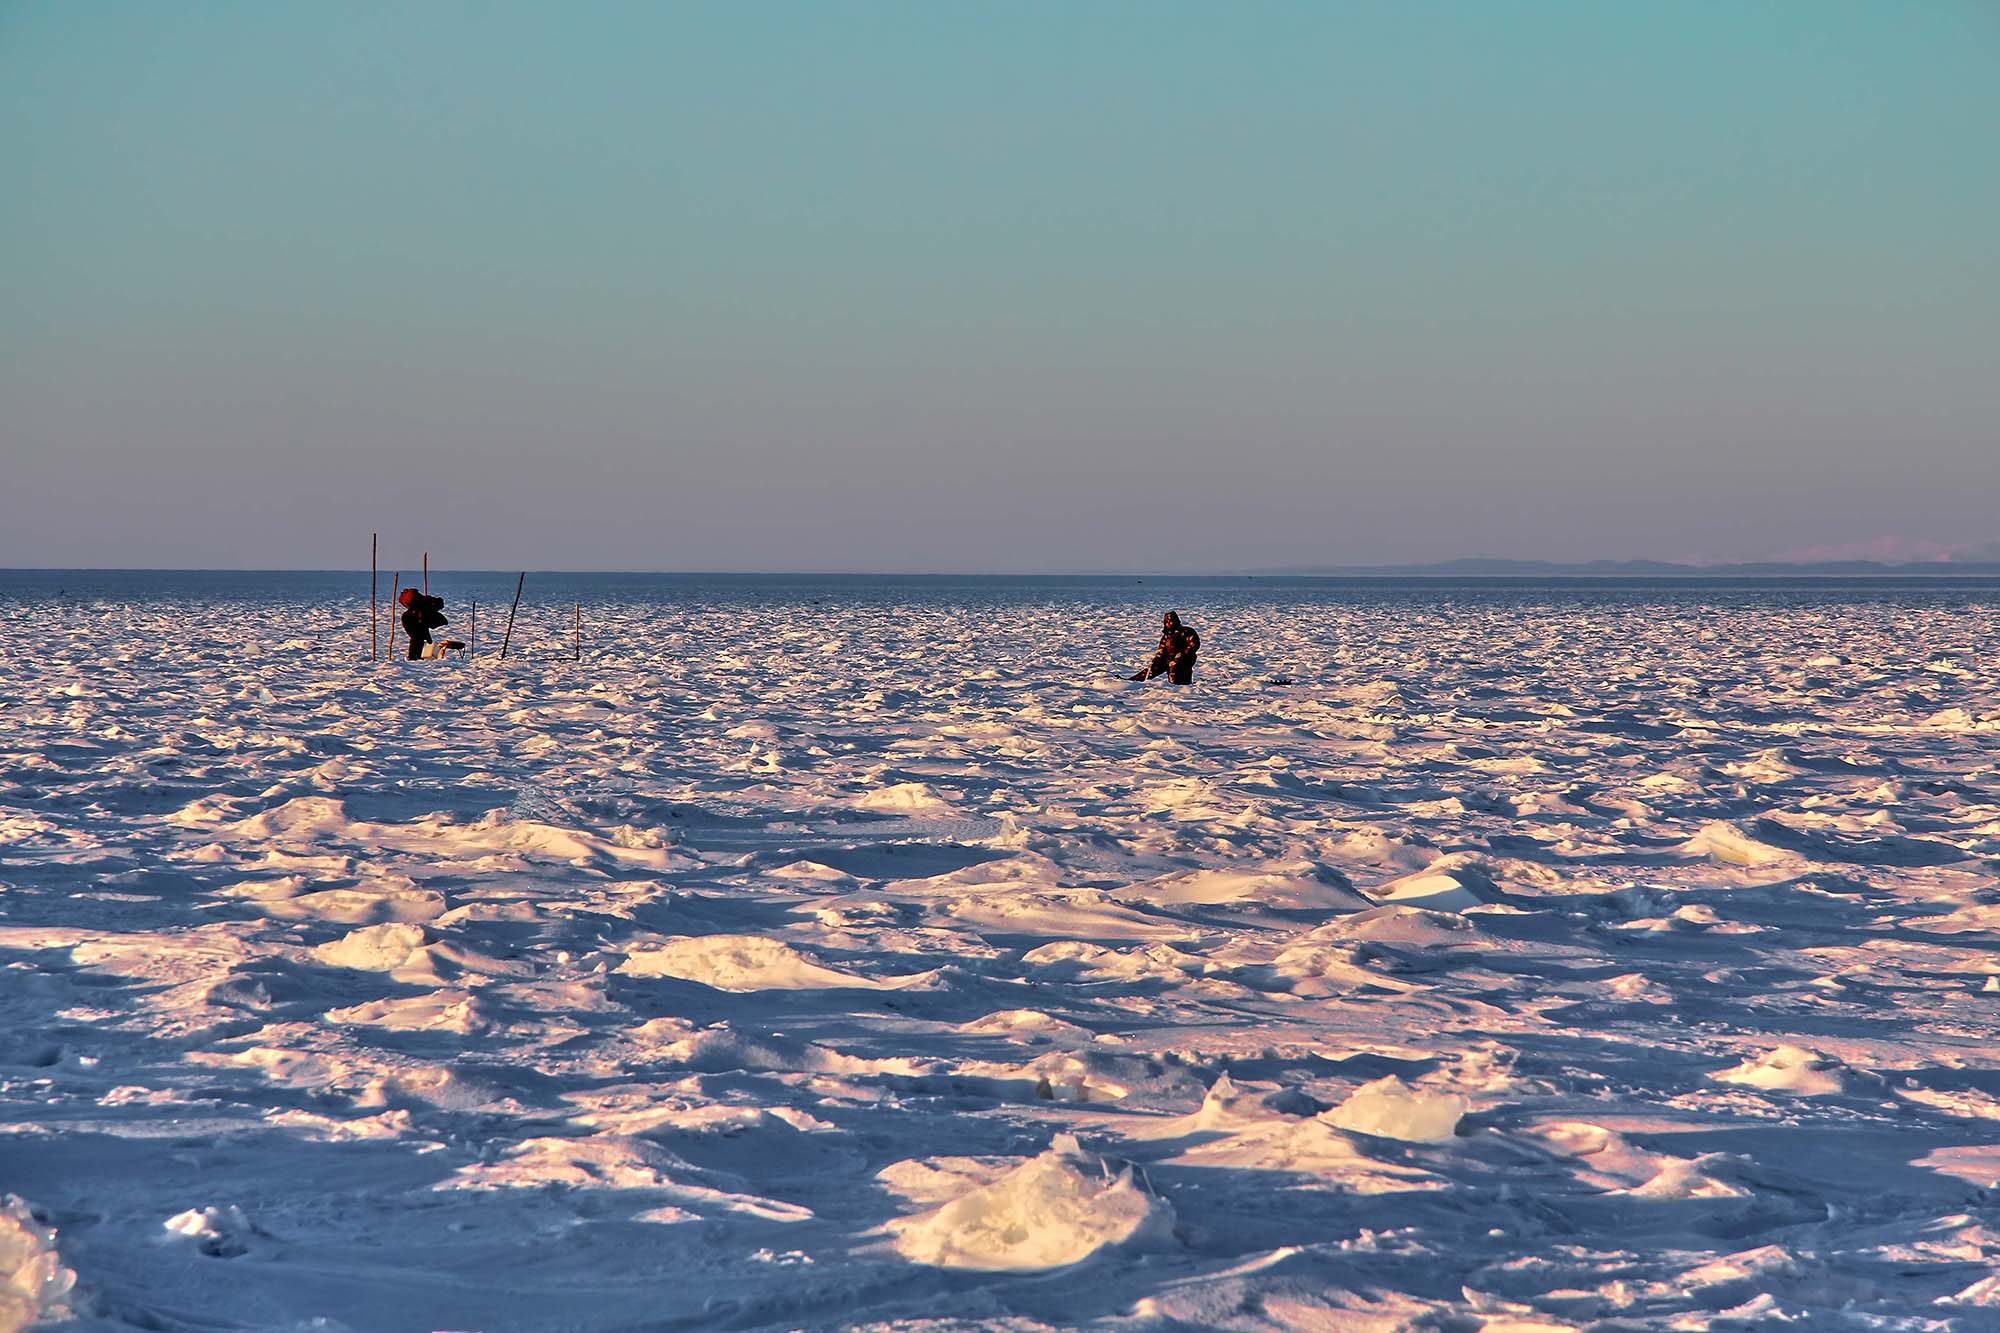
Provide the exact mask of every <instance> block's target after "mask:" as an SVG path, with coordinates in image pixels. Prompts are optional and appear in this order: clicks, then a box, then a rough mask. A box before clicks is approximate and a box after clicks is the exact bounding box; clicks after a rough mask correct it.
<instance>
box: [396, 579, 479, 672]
mask: <svg viewBox="0 0 2000 1333" xmlns="http://www.w3.org/2000/svg"><path fill="white" fill-rule="evenodd" d="M396 601H397V603H398V604H399V605H400V606H401V607H402V608H403V632H404V633H405V634H407V635H409V636H410V659H411V660H412V661H415V660H416V659H417V658H420V657H422V656H424V649H425V647H426V646H428V645H429V643H430V641H431V631H432V630H434V629H443V628H444V627H445V626H446V625H449V624H450V623H451V622H450V621H449V620H446V619H445V618H444V598H442V597H431V596H428V595H426V594H424V593H420V592H418V591H417V590H416V589H415V588H405V589H403V591H402V593H401V594H400V595H399V596H398V597H397V598H396ZM444 646H445V647H447V648H463V647H464V646H465V645H464V644H462V643H460V642H459V641H458V640H456V639H446V640H445V641H444Z"/></svg>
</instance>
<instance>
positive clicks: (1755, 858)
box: [1681, 824, 1785, 868]
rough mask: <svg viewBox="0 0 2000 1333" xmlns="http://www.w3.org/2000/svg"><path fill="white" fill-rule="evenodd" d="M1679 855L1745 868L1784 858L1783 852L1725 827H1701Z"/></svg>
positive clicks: (1767, 863)
mask: <svg viewBox="0 0 2000 1333" xmlns="http://www.w3.org/2000/svg"><path fill="white" fill-rule="evenodd" d="M1681 855H1683V856H1688V857H1696V858H1703V859H1706V860H1709V861H1713V862H1714V863H1715V864H1717V865H1725V866H1744V867H1746V868H1747V867H1751V866H1762V865H1769V864H1770V863H1771V862H1773V861H1782V860H1784V859H1785V853H1783V852H1781V851H1779V850H1778V849H1777V848H1776V847H1771V846H1768V845H1766V844H1764V843H1761V842H1758V841H1757V840H1756V839H1754V838H1749V837H1745V836H1744V835H1743V834H1742V833H1740V832H1739V831H1737V829H1736V828H1735V827H1734V826H1733V825H1729V824H1704V825H1703V826H1702V829H1701V832H1699V833H1697V834H1695V835H1694V836H1693V837H1692V838H1689V839H1688V840H1687V841H1686V842H1684V843H1682V844H1681Z"/></svg>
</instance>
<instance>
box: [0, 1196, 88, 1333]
mask: <svg viewBox="0 0 2000 1333" xmlns="http://www.w3.org/2000/svg"><path fill="white" fill-rule="evenodd" d="M75 1285H76V1274H75V1273H73V1272H71V1271H70V1270H69V1269H67V1268H65V1267H63V1265H62V1261H61V1259H59V1258H58V1257H57V1255H56V1233H55V1230H54V1228H52V1227H45V1226H43V1225H42V1224H41V1223H40V1222H37V1221H36V1220H35V1215H34V1214H33V1213H32V1212H30V1211H29V1210H28V1205H27V1204H26V1203H24V1202H23V1201H22V1200H21V1199H20V1198H19V1197H18V1196H16V1195H13V1194H9V1195H6V1196H4V1197H0V1330H5V1333H13V1331H14V1330H16V1329H24V1328H27V1327H28V1326H29V1325H31V1324H37V1323H40V1322H42V1321H43V1320H58V1319H66V1318H68V1316H69V1313H70V1312H69V1308H68V1305H67V1303H66V1298H67V1297H68V1296H69V1293H70V1288H71V1287H73V1286H75Z"/></svg>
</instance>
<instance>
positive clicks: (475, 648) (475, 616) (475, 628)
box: [466, 597, 479, 657]
mask: <svg viewBox="0 0 2000 1333" xmlns="http://www.w3.org/2000/svg"><path fill="white" fill-rule="evenodd" d="M466 656H468V657H477V656H479V599H478V598H477V597H475V598H473V599H472V651H471V652H469V653H467V654H466Z"/></svg>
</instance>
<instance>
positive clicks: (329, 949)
mask: <svg viewBox="0 0 2000 1333" xmlns="http://www.w3.org/2000/svg"><path fill="white" fill-rule="evenodd" d="M423 945H424V929H423V927H422V926H418V925H413V924H411V923H409V922H404V921H390V922H385V923H384V924H382V925H379V926H363V927H361V929H359V930H350V931H348V932H347V933H346V934H345V935H343V936H341V937H340V938H339V939H337V940H333V941H330V942H328V943H326V944H322V945H320V946H319V947H318V948H316V949H314V950H313V957H315V958H317V959H319V961H320V962H322V963H325V964H327V965H328V966H331V967H346V968H352V969H353V970H355V971H356V972H393V971H395V970H396V969H397V968H399V967H401V966H402V965H403V964H404V963H405V962H407V961H409V957H410V955H411V954H413V953H415V952H416V951H417V950H418V949H421V948H422V947H423Z"/></svg>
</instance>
